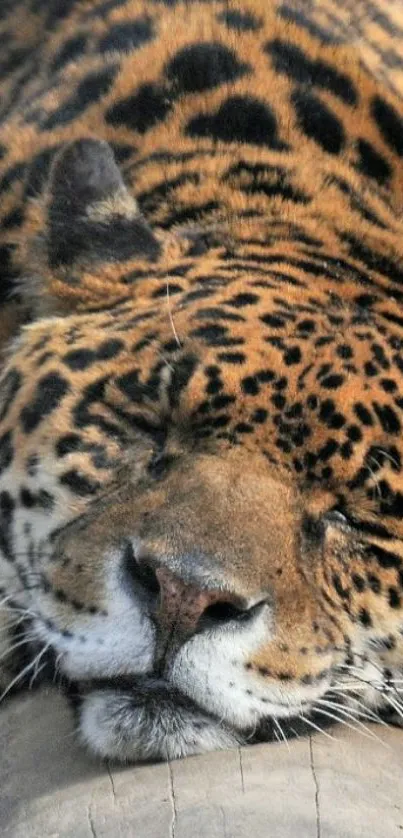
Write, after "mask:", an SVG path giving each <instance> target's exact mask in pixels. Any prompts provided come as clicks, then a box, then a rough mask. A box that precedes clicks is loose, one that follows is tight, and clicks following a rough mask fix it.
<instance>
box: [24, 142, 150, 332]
mask: <svg viewBox="0 0 403 838" xmlns="http://www.w3.org/2000/svg"><path fill="white" fill-rule="evenodd" d="M160 254H161V244H160V242H159V240H158V239H157V237H156V236H155V235H154V233H153V231H152V230H151V228H150V227H149V225H148V224H147V222H146V221H145V219H144V218H143V216H142V215H141V214H140V212H139V209H138V206H137V203H136V200H135V199H134V197H133V196H132V195H131V194H130V192H129V191H128V189H127V188H126V186H125V184H124V182H123V178H122V175H121V173H120V170H119V167H118V166H117V164H116V162H115V159H114V156H113V152H112V149H111V147H110V146H109V145H108V143H106V142H102V141H100V140H94V139H81V140H75V141H74V142H72V143H70V144H68V145H65V146H64V147H63V148H62V150H61V151H60V152H59V153H58V154H57V156H56V157H55V158H54V161H53V164H52V166H51V169H50V172H49V176H48V180H47V184H46V185H45V188H44V191H43V194H42V197H41V199H40V200H39V201H33V202H32V203H31V204H30V207H29V219H28V220H27V225H26V226H25V228H24V236H21V239H20V241H19V243H18V251H17V261H18V262H19V265H20V270H21V275H22V276H23V277H24V279H23V280H22V281H21V285H20V290H21V296H22V299H23V300H24V301H25V303H26V304H27V305H28V307H29V310H30V312H31V316H32V317H34V318H35V317H38V316H40V317H42V316H47V315H49V314H52V315H53V314H68V313H71V312H73V311H83V310H84V309H88V308H92V309H96V308H97V307H99V306H100V305H101V304H102V305H103V306H105V305H106V306H107V305H108V304H110V305H114V304H115V302H116V301H117V300H119V299H122V296H123V295H124V294H127V285H126V286H125V285H124V283H123V280H122V277H124V275H125V273H126V274H127V273H128V272H130V270H133V269H134V267H137V263H138V261H140V262H141V263H142V267H143V266H144V267H145V269H146V267H147V264H148V263H151V262H155V261H156V260H158V259H159V257H160ZM143 263H145V265H143Z"/></svg>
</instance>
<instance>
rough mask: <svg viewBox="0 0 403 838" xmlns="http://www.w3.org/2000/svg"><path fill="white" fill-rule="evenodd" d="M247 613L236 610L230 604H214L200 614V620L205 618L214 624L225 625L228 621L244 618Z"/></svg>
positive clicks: (239, 609)
mask: <svg viewBox="0 0 403 838" xmlns="http://www.w3.org/2000/svg"><path fill="white" fill-rule="evenodd" d="M246 613H247V611H244V610H243V609H241V608H237V606H236V605H234V604H233V603H232V602H215V603H214V605H209V607H208V608H206V610H205V611H204V613H203V614H202V618H203V617H204V618H207V619H209V620H212V621H213V622H216V623H225V622H227V621H228V620H237V619H240V618H241V617H242V616H245V614H246Z"/></svg>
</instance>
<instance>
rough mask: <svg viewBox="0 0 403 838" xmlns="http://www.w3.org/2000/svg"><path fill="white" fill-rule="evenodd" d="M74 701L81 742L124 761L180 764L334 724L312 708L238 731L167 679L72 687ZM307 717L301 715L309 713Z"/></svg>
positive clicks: (134, 679) (99, 682)
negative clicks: (199, 755)
mask: <svg viewBox="0 0 403 838" xmlns="http://www.w3.org/2000/svg"><path fill="white" fill-rule="evenodd" d="M68 695H69V698H70V700H71V702H72V704H73V707H74V710H75V712H76V714H77V720H78V726H79V729H80V731H81V738H82V739H83V740H84V742H85V743H86V744H87V745H89V746H90V748H91V750H92V751H94V750H95V752H98V753H99V754H100V755H101V756H103V757H108V758H112V759H114V758H115V759H117V760H119V761H122V760H123V761H132V760H135V761H148V760H153V761H155V760H158V759H176V758H178V757H183V756H188V755H190V754H194V753H200V752H203V751H208V750H217V749H227V748H233V747H237V746H239V745H243V744H257V743H263V742H275V741H281V740H288V739H292V738H295V737H299V736H304V735H307V734H310V733H313V732H314V728H315V727H317V728H319V729H321V730H323V729H324V728H325V727H329V726H330V725H331V724H332V723H331V720H329V719H325V718H321V719H320V721H319V719H317V720H316V721H315V718H316V716H318V714H317V713H316V712H314V711H311V710H309V708H308V704H309V702H304V708H302V707H301V708H299V710H300V712H299V713H298V712H297V708H295V709H296V712H295V716H294V715H291V716H289V717H288V718H282V719H281V724H279V721H278V719H276V717H275V716H270V715H269V714H268V715H267V716H265V718H263V719H261V720H260V721H259V722H258V723H257V724H256V725H254V726H253V727H250V726H249V727H246V728H243V729H240V730H239V729H235V728H234V727H233V726H231V725H229V724H227V723H226V722H225V721H223V720H222V719H218V718H217V717H215V716H214V715H213V714H212V713H209V712H208V711H207V710H206V709H205V708H203V707H200V706H199V705H198V704H197V703H196V702H194V701H193V700H192V699H191V698H189V697H188V696H186V695H185V694H183V693H182V692H180V691H179V690H177V689H176V688H175V687H174V686H172V684H170V683H169V682H168V681H166V680H165V679H163V678H158V677H153V676H139V677H137V676H135V677H129V678H128V677H117V678H112V679H98V680H96V681H91V682H88V683H87V684H79V685H78V684H74V683H70V684H69V687H68ZM305 705H306V716H305V715H301V711H302V709H305Z"/></svg>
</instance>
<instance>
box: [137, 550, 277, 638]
mask: <svg viewBox="0 0 403 838" xmlns="http://www.w3.org/2000/svg"><path fill="white" fill-rule="evenodd" d="M125 566H126V572H127V573H128V574H129V576H130V579H131V583H132V586H133V587H134V590H135V591H136V593H137V594H141V591H142V592H143V594H146V596H147V604H148V607H149V608H150V611H151V613H152V615H153V618H154V619H155V620H156V622H157V624H158V626H159V628H160V630H162V631H163V633H164V634H165V635H166V634H167V633H168V634H170V633H175V635H177V636H178V637H179V635H180V636H181V638H182V640H184V639H186V638H188V637H190V636H191V635H192V634H196V633H197V632H200V631H204V630H206V629H214V628H218V627H219V626H220V625H225V624H228V623H232V622H234V621H237V622H242V621H246V620H248V619H250V618H251V617H252V616H254V615H255V614H256V611H257V609H258V608H259V607H260V606H261V605H262V603H263V602H265V601H266V600H259V602H257V601H256V600H254V601H253V602H251V601H249V600H247V599H246V598H245V597H243V596H240V595H238V594H236V593H234V592H229V591H224V590H219V589H218V588H217V587H210V588H209V587H208V586H204V585H203V586H201V585H200V584H195V583H193V582H189V581H184V579H182V578H181V577H180V576H179V575H178V574H176V573H173V572H172V571H171V570H169V569H168V568H167V567H165V566H162V565H160V564H158V563H156V562H155V560H154V559H150V558H149V557H146V556H144V555H143V556H141V557H137V558H135V556H134V552H133V549H132V547H131V545H130V547H128V548H127V550H126V554H125Z"/></svg>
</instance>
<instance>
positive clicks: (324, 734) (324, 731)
mask: <svg viewBox="0 0 403 838" xmlns="http://www.w3.org/2000/svg"><path fill="white" fill-rule="evenodd" d="M299 718H300V719H301V720H302V721H303V722H306V724H308V725H310V726H311V727H313V728H314V730H316V731H317V732H318V733H322V734H323V736H326V737H327V738H328V739H331V740H332V742H335V738H334V736H332V735H331V733H328V732H327V730H323V729H322V728H321V727H319V725H316V724H315V722H313V721H312V719H308V718H307V716H304V715H303V714H302V713H300V715H299Z"/></svg>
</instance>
